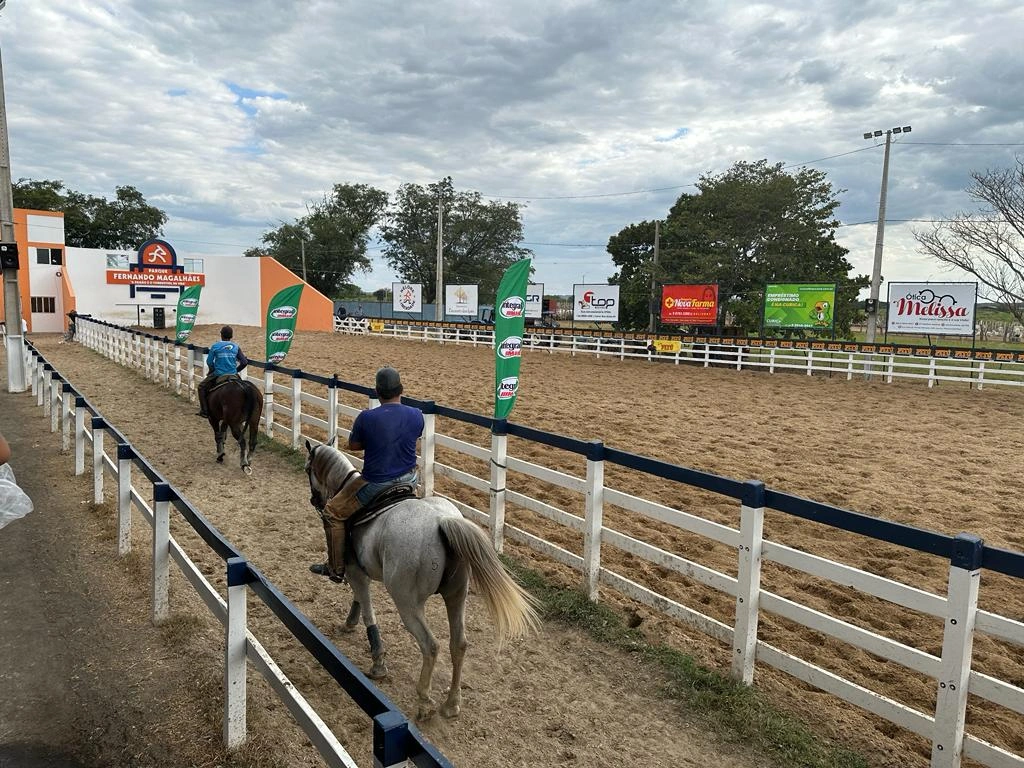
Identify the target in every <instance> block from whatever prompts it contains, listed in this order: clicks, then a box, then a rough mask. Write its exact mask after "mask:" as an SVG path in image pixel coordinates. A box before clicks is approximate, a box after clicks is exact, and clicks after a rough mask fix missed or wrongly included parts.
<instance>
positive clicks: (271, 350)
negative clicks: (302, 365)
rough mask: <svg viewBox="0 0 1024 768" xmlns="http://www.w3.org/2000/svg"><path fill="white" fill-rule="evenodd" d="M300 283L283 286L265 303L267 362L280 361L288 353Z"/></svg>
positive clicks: (300, 288)
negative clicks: (268, 302)
mask: <svg viewBox="0 0 1024 768" xmlns="http://www.w3.org/2000/svg"><path fill="white" fill-rule="evenodd" d="M302 285H303V284H302V283H299V284H298V285H292V286H290V287H288V288H283V289H281V290H280V291H278V292H277V293H276V294H274V298H272V299H271V300H270V304H268V305H267V362H268V363H280V362H281V361H282V360H284V357H285V355H287V354H288V348H289V347H291V345H292V338H293V337H294V336H295V321H296V320H297V319H298V317H299V298H300V297H301V296H302Z"/></svg>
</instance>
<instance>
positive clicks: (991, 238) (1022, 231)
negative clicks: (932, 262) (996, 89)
mask: <svg viewBox="0 0 1024 768" xmlns="http://www.w3.org/2000/svg"><path fill="white" fill-rule="evenodd" d="M971 178H972V179H973V180H974V182H973V183H972V184H971V185H970V186H969V187H967V190H966V191H967V194H968V195H969V196H970V197H971V199H972V200H974V201H976V202H978V203H980V205H981V210H980V211H979V212H977V213H974V214H971V213H966V212H963V211H961V212H959V213H957V214H955V215H954V216H953V218H951V219H948V220H946V221H941V222H938V223H936V224H933V225H932V227H931V229H929V230H924V231H917V230H915V231H914V237H915V239H916V240H917V242H918V245H920V246H921V248H920V251H921V252H922V253H924V254H926V255H928V256H931V257H933V258H935V259H937V260H938V261H940V262H942V263H943V264H945V265H947V266H948V267H950V268H957V269H962V270H963V271H965V272H968V273H970V274H972V275H974V276H975V277H976V278H978V281H979V282H980V283H981V285H980V286H979V291H978V294H979V296H980V298H982V299H983V300H985V301H991V302H993V303H995V304H996V305H997V307H999V308H1000V309H1003V310H1004V311H1007V312H1009V313H1010V314H1011V315H1013V317H1014V319H1016V321H1017V322H1018V323H1024V158H1020V157H1018V158H1017V166H1016V168H1004V169H997V170H986V171H984V172H980V171H975V172H974V173H972V174H971Z"/></svg>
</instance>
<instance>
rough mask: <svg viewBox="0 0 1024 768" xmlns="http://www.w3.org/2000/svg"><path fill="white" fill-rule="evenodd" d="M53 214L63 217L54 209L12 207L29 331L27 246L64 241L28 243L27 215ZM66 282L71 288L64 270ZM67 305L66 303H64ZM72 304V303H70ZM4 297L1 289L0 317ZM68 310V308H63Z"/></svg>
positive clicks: (30, 293)
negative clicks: (41, 209)
mask: <svg viewBox="0 0 1024 768" xmlns="http://www.w3.org/2000/svg"><path fill="white" fill-rule="evenodd" d="M29 214H31V215H33V216H53V217H56V218H63V217H64V214H63V213H61V212H55V211H34V210H29V209H27V208H15V209H14V240H15V242H17V243H18V292H19V293H20V294H21V315H22V317H24V318H25V322H26V323H27V324H28V329H29V331H31V330H32V286H31V285H30V284H29V281H28V270H29V260H28V249H29V246H33V245H34V246H39V247H43V248H48V247H52V246H58V245H59V246H61V247H62V248H63V247H64V243H35V242H33V243H30V242H29V241H28V216H29ZM62 282H64V283H66V284H67V288H68V289H69V290H71V283H69V282H68V277H67V271H66V270H65V271H64V278H63V281H62ZM74 295H75V293H74V291H73V290H71V301H72V302H74ZM64 299H65V302H66V301H67V299H68V294H64ZM64 306H65V307H67V306H68V304H67V303H65V304H64ZM72 306H73V304H72ZM5 311H6V309H5V308H4V297H3V291H0V318H3V317H4V316H5V315H4V312H5ZM65 311H66V312H70V311H71V310H70V309H67V310H65ZM65 325H67V318H65Z"/></svg>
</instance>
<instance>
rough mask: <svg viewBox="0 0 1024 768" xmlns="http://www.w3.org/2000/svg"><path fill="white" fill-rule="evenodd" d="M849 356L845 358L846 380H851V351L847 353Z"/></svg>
mask: <svg viewBox="0 0 1024 768" xmlns="http://www.w3.org/2000/svg"><path fill="white" fill-rule="evenodd" d="M849 354H850V356H849V357H848V358H846V380H847V381H851V380H852V379H853V352H850V353H849Z"/></svg>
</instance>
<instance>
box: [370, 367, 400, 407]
mask: <svg viewBox="0 0 1024 768" xmlns="http://www.w3.org/2000/svg"><path fill="white" fill-rule="evenodd" d="M374 388H375V389H376V390H377V395H378V396H379V397H380V399H381V400H390V399H391V398H392V397H397V396H398V395H400V394H402V379H401V377H400V376H399V375H398V371H396V370H395V369H394V368H381V369H380V370H378V371H377V378H376V380H375V382H374Z"/></svg>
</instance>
